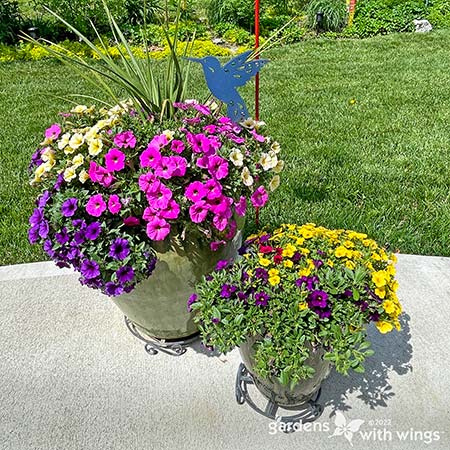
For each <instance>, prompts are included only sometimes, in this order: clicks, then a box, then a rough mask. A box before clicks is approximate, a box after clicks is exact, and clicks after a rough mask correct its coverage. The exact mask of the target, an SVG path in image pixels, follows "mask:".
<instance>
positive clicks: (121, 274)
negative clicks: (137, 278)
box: [116, 266, 134, 284]
mask: <svg viewBox="0 0 450 450" xmlns="http://www.w3.org/2000/svg"><path fill="white" fill-rule="evenodd" d="M116 275H117V279H118V280H119V283H122V284H124V283H128V282H129V281H131V280H132V279H133V278H134V270H133V268H132V267H131V266H123V267H121V268H120V269H118V270H117V271H116Z"/></svg>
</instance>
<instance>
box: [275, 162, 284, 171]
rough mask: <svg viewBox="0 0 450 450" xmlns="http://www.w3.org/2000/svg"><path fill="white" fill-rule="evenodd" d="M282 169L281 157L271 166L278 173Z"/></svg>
mask: <svg viewBox="0 0 450 450" xmlns="http://www.w3.org/2000/svg"><path fill="white" fill-rule="evenodd" d="M283 169H284V161H281V159H280V160H279V161H278V163H277V165H276V166H275V167H274V168H273V171H274V172H275V173H280V172H281V171H282V170H283Z"/></svg>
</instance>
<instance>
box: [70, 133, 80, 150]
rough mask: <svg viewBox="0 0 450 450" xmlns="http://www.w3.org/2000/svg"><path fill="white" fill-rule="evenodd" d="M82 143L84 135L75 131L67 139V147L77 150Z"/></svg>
mask: <svg viewBox="0 0 450 450" xmlns="http://www.w3.org/2000/svg"><path fill="white" fill-rule="evenodd" d="M83 144H84V136H83V135H82V134H81V133H75V134H74V135H73V136H72V137H71V138H70V141H69V147H70V148H72V149H74V150H77V149H78V148H79V147H81V146H82V145H83Z"/></svg>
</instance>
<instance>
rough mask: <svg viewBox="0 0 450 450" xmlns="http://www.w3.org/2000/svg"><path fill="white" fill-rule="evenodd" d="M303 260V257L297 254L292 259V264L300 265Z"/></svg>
mask: <svg viewBox="0 0 450 450" xmlns="http://www.w3.org/2000/svg"><path fill="white" fill-rule="evenodd" d="M302 258H303V255H302V254H301V253H300V252H295V253H294V256H293V257H292V258H291V260H292V262H294V263H298V262H299V261H300V260H301V259H302Z"/></svg>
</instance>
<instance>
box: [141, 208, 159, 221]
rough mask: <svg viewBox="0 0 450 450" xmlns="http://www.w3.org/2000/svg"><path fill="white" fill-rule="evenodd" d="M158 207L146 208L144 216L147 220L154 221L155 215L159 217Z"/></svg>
mask: <svg viewBox="0 0 450 450" xmlns="http://www.w3.org/2000/svg"><path fill="white" fill-rule="evenodd" d="M158 211H159V210H157V209H154V208H152V207H151V206H147V208H145V209H144V212H143V213H142V218H143V219H144V220H145V221H146V222H150V221H152V220H153V219H154V218H155V217H159V214H158Z"/></svg>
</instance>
